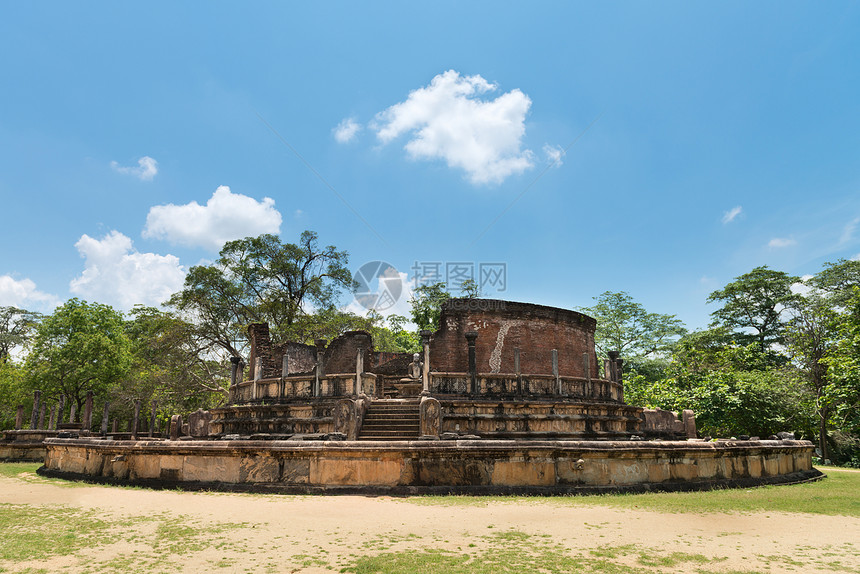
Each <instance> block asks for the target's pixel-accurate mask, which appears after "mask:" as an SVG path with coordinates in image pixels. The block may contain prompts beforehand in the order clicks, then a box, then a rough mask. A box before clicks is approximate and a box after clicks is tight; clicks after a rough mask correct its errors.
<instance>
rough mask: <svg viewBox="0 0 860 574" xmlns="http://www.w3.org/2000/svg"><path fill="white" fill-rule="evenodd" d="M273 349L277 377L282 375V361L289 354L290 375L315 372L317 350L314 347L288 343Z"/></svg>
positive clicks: (275, 346)
mask: <svg viewBox="0 0 860 574" xmlns="http://www.w3.org/2000/svg"><path fill="white" fill-rule="evenodd" d="M272 349H273V350H272V360H273V361H275V363H276V364H277V367H278V375H277V376H280V374H281V370H282V368H283V362H282V361H283V357H284V355H285V354H289V357H290V374H298V373H310V372H313V370H314V366H315V365H316V362H317V350H316V347H314V346H313V345H305V344H303V343H295V342H293V341H288V342H286V343H282V344H280V345H274V346H273V347H272Z"/></svg>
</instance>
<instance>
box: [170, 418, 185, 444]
mask: <svg viewBox="0 0 860 574" xmlns="http://www.w3.org/2000/svg"><path fill="white" fill-rule="evenodd" d="M180 434H182V415H173V416H172V417H170V440H179V435H180Z"/></svg>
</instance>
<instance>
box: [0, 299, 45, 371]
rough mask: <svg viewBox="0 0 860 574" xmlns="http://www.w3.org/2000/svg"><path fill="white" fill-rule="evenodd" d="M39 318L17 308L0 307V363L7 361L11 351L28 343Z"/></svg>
mask: <svg viewBox="0 0 860 574" xmlns="http://www.w3.org/2000/svg"><path fill="white" fill-rule="evenodd" d="M40 317H41V316H40V315H39V314H38V313H34V312H32V311H25V310H24V309H18V308H17V307H0V362H6V361H7V360H9V357H10V355H11V353H12V351H13V350H15V349H16V348H22V347H24V346H25V345H26V344H27V343H28V342H29V340H30V338H31V337H32V336H33V333H34V332H35V329H36V325H37V324H38V322H39V318H40Z"/></svg>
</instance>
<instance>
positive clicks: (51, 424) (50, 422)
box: [48, 405, 57, 430]
mask: <svg viewBox="0 0 860 574" xmlns="http://www.w3.org/2000/svg"><path fill="white" fill-rule="evenodd" d="M56 420H57V405H51V418H49V419H48V430H51V429H53V428H54V425H55V424H56Z"/></svg>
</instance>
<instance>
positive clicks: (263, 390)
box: [229, 373, 377, 404]
mask: <svg viewBox="0 0 860 574" xmlns="http://www.w3.org/2000/svg"><path fill="white" fill-rule="evenodd" d="M356 378H357V377H356V375H355V373H348V374H331V375H328V374H327V375H325V376H324V377H321V378H319V379H317V378H316V377H315V376H313V375H292V376H287V377H278V378H270V379H258V380H256V381H242V382H241V383H237V384H235V385H233V386H232V387H230V396H229V403H230V404H248V403H272V402H280V401H283V400H285V399H292V398H313V397H355V396H359V395H362V394H364V395H368V396H374V395H375V394H376V390H377V389H376V375H374V374H373V373H363V374H362V375H361V384H360V385H358V388H356Z"/></svg>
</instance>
